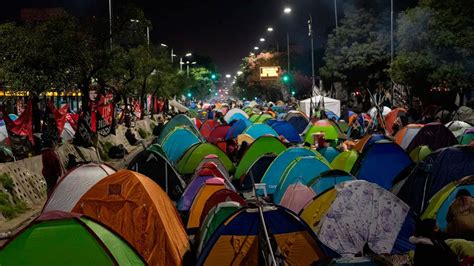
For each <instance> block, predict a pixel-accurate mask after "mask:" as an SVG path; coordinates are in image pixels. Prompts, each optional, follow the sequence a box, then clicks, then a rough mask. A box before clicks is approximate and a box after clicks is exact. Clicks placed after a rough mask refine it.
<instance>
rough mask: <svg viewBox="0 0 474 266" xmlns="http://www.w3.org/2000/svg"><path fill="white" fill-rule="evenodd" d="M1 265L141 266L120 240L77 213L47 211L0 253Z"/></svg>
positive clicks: (136, 257)
mask: <svg viewBox="0 0 474 266" xmlns="http://www.w3.org/2000/svg"><path fill="white" fill-rule="evenodd" d="M0 264H2V265H145V264H146V263H145V261H144V260H143V259H142V258H141V257H140V255H138V254H137V253H136V251H135V250H134V249H133V248H132V247H131V246H130V245H129V244H128V243H127V242H126V241H124V240H123V239H122V238H121V237H119V236H118V235H116V234H115V233H114V232H113V231H111V230H109V229H108V228H106V227H105V226H103V225H101V224H100V223H98V222H96V221H94V220H92V219H90V218H87V217H83V216H81V215H79V214H70V213H65V212H57V211H56V212H48V213H46V214H42V215H41V216H40V217H38V218H37V219H35V220H34V221H33V222H32V223H31V224H30V225H28V227H26V228H25V229H23V230H21V231H20V232H19V233H18V234H17V235H15V236H14V237H13V238H11V239H10V240H9V241H8V242H7V243H6V244H5V245H4V246H3V248H2V249H1V250H0Z"/></svg>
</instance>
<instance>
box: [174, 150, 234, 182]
mask: <svg viewBox="0 0 474 266" xmlns="http://www.w3.org/2000/svg"><path fill="white" fill-rule="evenodd" d="M210 154H214V155H215V156H217V158H218V160H219V161H220V162H221V163H222V164H223V165H224V166H225V169H226V171H227V172H228V173H233V172H234V170H235V168H234V164H233V163H232V161H231V160H230V159H229V157H227V155H226V154H225V153H224V152H223V151H222V150H221V149H219V148H218V147H217V146H216V145H214V144H211V143H199V144H196V145H194V146H192V147H191V148H189V149H188V150H187V151H186V153H184V154H183V156H182V157H181V159H180V160H179V162H178V163H177V165H176V170H177V171H178V173H180V174H182V175H191V174H193V173H194V171H195V170H196V169H198V166H199V164H200V163H201V162H202V161H203V160H204V159H205V157H206V156H208V155H210Z"/></svg>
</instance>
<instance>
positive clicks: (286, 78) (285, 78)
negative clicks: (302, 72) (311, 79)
mask: <svg viewBox="0 0 474 266" xmlns="http://www.w3.org/2000/svg"><path fill="white" fill-rule="evenodd" d="M281 80H282V81H283V83H286V84H288V83H290V74H288V73H286V74H283V76H282V77H281Z"/></svg>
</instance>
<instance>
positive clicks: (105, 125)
mask: <svg viewBox="0 0 474 266" xmlns="http://www.w3.org/2000/svg"><path fill="white" fill-rule="evenodd" d="M113 98H114V97H113V94H107V95H106V96H105V97H102V98H101V100H100V102H99V106H98V107H97V111H98V112H97V132H98V133H99V134H100V135H102V136H104V137H105V136H108V135H109V134H110V133H114V132H113V131H114V130H113V129H114V128H113V126H114V125H113V118H114V104H113Z"/></svg>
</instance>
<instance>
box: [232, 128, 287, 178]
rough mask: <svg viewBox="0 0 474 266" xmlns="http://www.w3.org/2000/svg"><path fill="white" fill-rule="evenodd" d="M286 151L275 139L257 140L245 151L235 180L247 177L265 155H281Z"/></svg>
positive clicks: (268, 137)
mask: <svg viewBox="0 0 474 266" xmlns="http://www.w3.org/2000/svg"><path fill="white" fill-rule="evenodd" d="M285 150H286V147H285V145H283V143H281V141H280V140H279V139H277V138H275V137H270V136H263V137H260V138H258V139H256V140H255V141H254V142H253V143H252V144H251V145H250V147H249V148H248V149H247V151H245V153H244V155H243V157H242V159H241V160H240V162H239V164H238V165H237V168H236V169H235V174H234V178H233V179H234V180H238V179H240V178H241V177H242V175H245V173H247V171H248V170H249V169H250V167H251V166H252V165H253V163H254V162H255V161H257V160H258V158H260V157H262V155H264V154H272V153H273V154H277V155H278V154H280V153H282V152H283V151H285Z"/></svg>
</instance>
